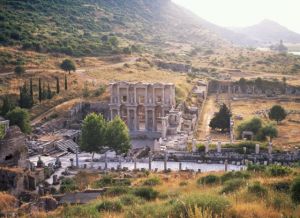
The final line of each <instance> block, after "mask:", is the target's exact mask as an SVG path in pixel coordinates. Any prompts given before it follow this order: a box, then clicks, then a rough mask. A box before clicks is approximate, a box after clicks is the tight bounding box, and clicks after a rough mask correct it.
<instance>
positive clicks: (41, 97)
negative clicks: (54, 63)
mask: <svg viewBox="0 0 300 218" xmlns="http://www.w3.org/2000/svg"><path fill="white" fill-rule="evenodd" d="M42 95H43V93H42V80H41V78H39V101H40V103H41V102H42V99H43V96H42Z"/></svg>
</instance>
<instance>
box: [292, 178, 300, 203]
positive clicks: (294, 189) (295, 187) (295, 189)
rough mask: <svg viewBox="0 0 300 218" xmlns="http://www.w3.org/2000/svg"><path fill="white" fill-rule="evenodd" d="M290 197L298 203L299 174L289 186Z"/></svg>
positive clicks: (299, 200)
mask: <svg viewBox="0 0 300 218" xmlns="http://www.w3.org/2000/svg"><path fill="white" fill-rule="evenodd" d="M291 197H292V200H293V202H294V203H296V204H299V203H300V176H298V177H297V178H296V179H294V181H293V183H292V187H291Z"/></svg>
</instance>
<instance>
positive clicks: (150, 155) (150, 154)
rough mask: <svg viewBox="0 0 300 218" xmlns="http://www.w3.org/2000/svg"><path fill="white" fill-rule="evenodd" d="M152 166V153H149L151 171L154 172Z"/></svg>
mask: <svg viewBox="0 0 300 218" xmlns="http://www.w3.org/2000/svg"><path fill="white" fill-rule="evenodd" d="M151 164H152V152H151V151H150V152H149V171H151V170H152V167H151Z"/></svg>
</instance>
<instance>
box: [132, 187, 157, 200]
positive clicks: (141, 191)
mask: <svg viewBox="0 0 300 218" xmlns="http://www.w3.org/2000/svg"><path fill="white" fill-rule="evenodd" d="M133 194H134V195H135V196H138V197H141V198H143V199H145V200H148V201H151V200H154V199H156V198H157V196H158V194H159V193H158V192H157V191H155V190H154V189H153V188H151V187H141V188H137V189H135V190H134V191H133Z"/></svg>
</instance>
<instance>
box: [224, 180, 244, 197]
mask: <svg viewBox="0 0 300 218" xmlns="http://www.w3.org/2000/svg"><path fill="white" fill-rule="evenodd" d="M244 184H245V181H244V180H242V179H232V180H228V181H226V182H225V183H224V186H223V188H222V190H221V193H225V194H228V193H231V192H235V191H237V190H239V189H240V188H241V187H242V186H243V185H244Z"/></svg>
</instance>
